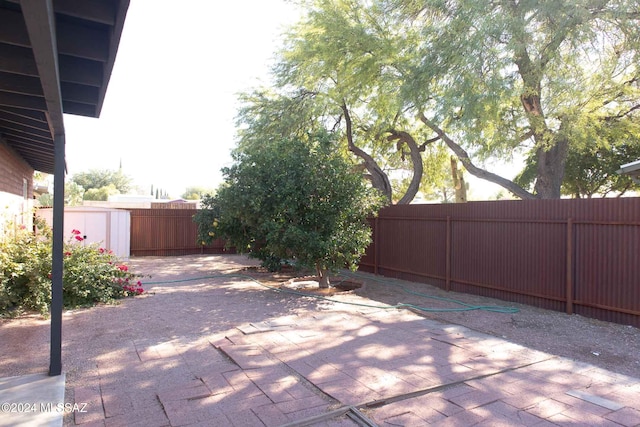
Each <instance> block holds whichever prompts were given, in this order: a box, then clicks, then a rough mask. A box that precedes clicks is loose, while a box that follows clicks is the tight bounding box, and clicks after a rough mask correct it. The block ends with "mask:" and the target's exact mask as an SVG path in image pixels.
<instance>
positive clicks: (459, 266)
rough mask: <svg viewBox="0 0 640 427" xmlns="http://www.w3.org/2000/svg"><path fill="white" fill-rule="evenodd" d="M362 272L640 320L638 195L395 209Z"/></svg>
mask: <svg viewBox="0 0 640 427" xmlns="http://www.w3.org/2000/svg"><path fill="white" fill-rule="evenodd" d="M371 224H372V228H373V231H374V233H373V235H374V242H373V243H372V245H371V246H370V247H369V249H368V250H367V254H366V256H365V257H364V258H363V259H362V261H361V263H360V269H361V270H363V271H369V272H373V273H376V274H381V275H384V276H391V277H397V278H402V279H407V280H412V281H418V282H423V283H429V284H432V285H435V286H439V287H441V288H443V289H448V290H452V291H457V292H465V293H472V294H478V295H483V296H489V297H494V298H499V299H502V300H506V301H514V302H519V303H523V304H528V305H533V306H538V307H543V308H547V309H552V310H560V311H566V312H567V313H577V314H580V315H584V316H586V317H592V318H598V319H602V320H607V321H612V322H617V323H623V324H630V325H634V326H638V327H640V198H620V199H586V200H585V199H582V200H580V199H578V200H575V199H572V200H528V201H491V202H470V203H466V204H443V205H403V206H397V205H396V206H390V207H387V208H385V209H383V210H382V211H381V212H380V215H379V217H378V218H376V219H374V220H372V221H371Z"/></svg>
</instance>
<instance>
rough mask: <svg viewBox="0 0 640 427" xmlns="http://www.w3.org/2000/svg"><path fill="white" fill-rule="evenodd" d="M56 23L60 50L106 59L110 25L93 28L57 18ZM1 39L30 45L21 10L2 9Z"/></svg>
mask: <svg viewBox="0 0 640 427" xmlns="http://www.w3.org/2000/svg"><path fill="white" fill-rule="evenodd" d="M80 3H81V2H80ZM55 27H56V39H57V46H58V52H59V53H61V54H64V55H69V56H76V57H79V58H85V59H90V60H93V61H100V62H106V60H107V53H108V49H109V46H108V43H109V38H108V37H109V33H108V29H109V27H107V26H99V27H96V28H92V27H89V26H85V25H79V24H74V23H71V22H56V23H55ZM0 42H1V43H5V44H9V45H14V46H20V47H27V48H28V47H31V40H30V38H29V33H28V31H27V28H26V25H25V21H24V20H23V14H22V13H20V12H18V11H11V10H6V9H5V10H2V11H0Z"/></svg>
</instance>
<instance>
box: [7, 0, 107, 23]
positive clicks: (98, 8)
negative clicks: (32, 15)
mask: <svg viewBox="0 0 640 427" xmlns="http://www.w3.org/2000/svg"><path fill="white" fill-rule="evenodd" d="M6 1H8V2H9V3H16V4H19V3H20V0H6ZM53 7H54V9H55V12H56V13H57V14H58V15H66V16H71V17H74V18H79V19H82V20H85V21H92V22H96V23H100V24H105V25H113V24H114V22H115V11H114V10H113V7H112V2H110V1H104V0H80V1H78V0H54V1H53Z"/></svg>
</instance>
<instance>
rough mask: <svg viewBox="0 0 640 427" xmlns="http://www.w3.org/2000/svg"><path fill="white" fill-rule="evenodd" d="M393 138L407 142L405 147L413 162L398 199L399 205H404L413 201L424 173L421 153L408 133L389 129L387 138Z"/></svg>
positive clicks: (390, 139)
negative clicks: (404, 187)
mask: <svg viewBox="0 0 640 427" xmlns="http://www.w3.org/2000/svg"><path fill="white" fill-rule="evenodd" d="M394 139H397V140H398V141H400V142H404V143H405V144H407V147H409V154H410V156H411V163H412V164H413V176H412V177H411V182H410V183H409V187H408V188H407V191H405V193H404V195H403V196H402V198H401V199H400V200H398V204H399V205H406V204H409V203H411V202H412V201H413V199H414V198H415V197H416V194H417V193H418V190H420V182H421V181H422V174H423V173H424V166H423V164H422V154H421V150H420V147H418V144H417V143H416V140H415V139H414V138H413V136H411V135H410V134H409V133H407V132H403V131H391V136H390V137H389V138H388V140H389V141H393V140H394Z"/></svg>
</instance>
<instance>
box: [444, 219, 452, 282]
mask: <svg viewBox="0 0 640 427" xmlns="http://www.w3.org/2000/svg"><path fill="white" fill-rule="evenodd" d="M445 251H446V255H445V256H446V273H445V274H446V284H445V289H446V291H447V292H449V291H450V290H451V217H450V216H447V243H446V248H445Z"/></svg>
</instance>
